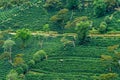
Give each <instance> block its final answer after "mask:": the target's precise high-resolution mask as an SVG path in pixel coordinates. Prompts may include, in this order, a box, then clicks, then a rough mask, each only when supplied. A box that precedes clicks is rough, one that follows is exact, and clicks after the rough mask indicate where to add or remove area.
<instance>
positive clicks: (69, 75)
mask: <svg viewBox="0 0 120 80" xmlns="http://www.w3.org/2000/svg"><path fill="white" fill-rule="evenodd" d="M2 14H3V13H0V15H2ZM4 14H5V15H7V17H3V16H4V15H2V16H1V17H0V19H1V20H3V19H5V20H6V19H9V18H11V19H10V20H8V21H5V22H3V23H1V25H2V26H4V27H2V26H0V29H7V28H8V27H12V28H14V29H19V28H23V27H27V28H31V29H32V30H39V29H42V26H43V25H44V24H45V23H47V22H48V20H49V17H50V16H51V15H53V14H54V13H51V14H47V13H46V11H45V10H43V9H42V8H40V7H31V8H29V9H26V10H23V11H18V12H17V13H16V12H11V13H10V14H9V16H8V14H7V12H5V13H4ZM11 14H12V15H14V14H16V16H12V15H11ZM76 15H81V14H79V12H78V13H77V14H76ZM76 15H75V16H74V17H76ZM116 16H117V18H118V17H119V15H116ZM103 18H104V17H103ZM103 18H97V19H96V18H93V21H94V22H95V24H99V23H100V22H101V21H102V20H103ZM113 26H114V25H113ZM32 40H33V41H30V43H31V44H32V45H29V47H27V48H26V49H25V50H21V49H20V48H18V45H20V44H19V41H16V43H17V46H15V47H14V49H13V55H15V54H18V53H23V54H25V55H24V59H25V60H26V61H28V60H30V59H31V58H32V55H33V54H34V53H35V52H36V51H38V50H39V49H40V47H39V46H38V40H35V39H32ZM118 43H119V39H117V40H115V39H95V40H92V41H91V42H90V43H89V44H86V45H83V46H77V47H76V48H69V49H68V50H65V51H63V49H62V48H61V47H62V44H61V43H60V40H59V38H55V39H51V40H49V41H48V42H45V44H44V48H43V49H44V50H45V51H46V52H47V54H48V60H46V61H43V62H40V63H38V64H36V65H35V66H34V68H32V69H31V71H30V72H29V73H28V74H26V80H40V79H43V80H61V79H65V80H90V79H91V76H94V75H96V74H100V73H104V72H107V70H106V69H105V68H104V67H102V66H101V65H100V64H101V61H100V55H101V54H109V53H107V51H106V47H107V46H109V45H113V44H118ZM60 59H63V62H62V63H61V62H60V61H59V60H60ZM10 69H11V66H10V64H9V63H8V62H7V61H3V60H2V61H0V80H3V78H5V75H6V74H7V73H8V72H9V70H10Z"/></svg>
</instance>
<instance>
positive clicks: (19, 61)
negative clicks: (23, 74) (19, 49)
mask: <svg viewBox="0 0 120 80" xmlns="http://www.w3.org/2000/svg"><path fill="white" fill-rule="evenodd" d="M22 56H23V54H17V55H16V56H15V58H14V66H19V65H21V64H24V62H25V61H24V60H23V58H22Z"/></svg>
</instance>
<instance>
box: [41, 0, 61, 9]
mask: <svg viewBox="0 0 120 80" xmlns="http://www.w3.org/2000/svg"><path fill="white" fill-rule="evenodd" d="M43 6H44V8H46V9H47V10H48V11H50V10H51V9H52V10H59V9H60V8H61V7H62V3H61V2H60V0H46V2H45V4H44V5H43Z"/></svg>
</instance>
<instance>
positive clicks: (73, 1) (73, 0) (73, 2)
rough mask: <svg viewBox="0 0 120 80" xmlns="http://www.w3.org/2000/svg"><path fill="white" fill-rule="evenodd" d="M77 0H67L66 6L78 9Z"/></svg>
mask: <svg viewBox="0 0 120 80" xmlns="http://www.w3.org/2000/svg"><path fill="white" fill-rule="evenodd" d="M78 6H79V0H67V8H68V9H70V10H75V9H78Z"/></svg>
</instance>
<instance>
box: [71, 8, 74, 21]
mask: <svg viewBox="0 0 120 80" xmlns="http://www.w3.org/2000/svg"><path fill="white" fill-rule="evenodd" d="M73 13H74V11H73V10H72V13H71V16H70V21H71V20H72V18H73Z"/></svg>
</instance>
